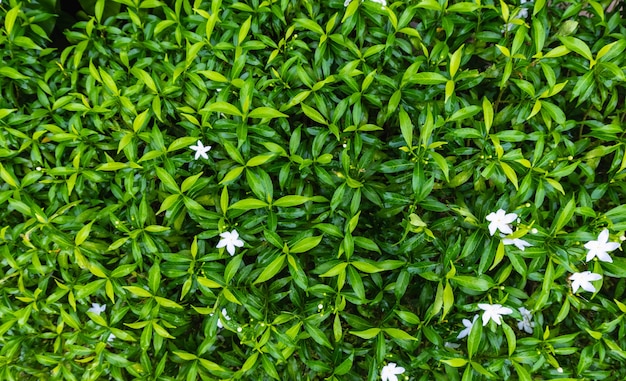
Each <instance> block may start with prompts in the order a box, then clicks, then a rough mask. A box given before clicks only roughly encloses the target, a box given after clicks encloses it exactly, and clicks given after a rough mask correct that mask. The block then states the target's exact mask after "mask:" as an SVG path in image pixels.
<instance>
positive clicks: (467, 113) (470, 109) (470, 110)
mask: <svg viewBox="0 0 626 381" xmlns="http://www.w3.org/2000/svg"><path fill="white" fill-rule="evenodd" d="M481 110H482V109H481V108H480V107H479V106H467V107H463V108H462V109H460V110H457V111H456V112H455V113H454V114H452V116H451V117H450V118H449V119H448V121H449V122H456V121H458V120H463V119H467V118H471V117H472V116H474V115H476V114H478V113H479V112H480V111H481Z"/></svg>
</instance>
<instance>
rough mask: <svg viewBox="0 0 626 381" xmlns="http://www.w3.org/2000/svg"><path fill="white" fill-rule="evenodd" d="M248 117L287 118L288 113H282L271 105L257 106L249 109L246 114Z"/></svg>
mask: <svg viewBox="0 0 626 381" xmlns="http://www.w3.org/2000/svg"><path fill="white" fill-rule="evenodd" d="M248 117H249V118H263V119H265V118H269V119H272V118H288V117H289V115H287V114H283V113H282V112H280V111H278V110H275V109H273V108H271V107H257V108H255V109H254V110H252V111H250V113H249V114H248Z"/></svg>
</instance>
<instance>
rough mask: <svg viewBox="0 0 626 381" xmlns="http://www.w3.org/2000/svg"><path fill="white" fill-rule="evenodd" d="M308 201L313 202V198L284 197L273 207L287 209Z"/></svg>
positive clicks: (275, 202)
mask: <svg viewBox="0 0 626 381" xmlns="http://www.w3.org/2000/svg"><path fill="white" fill-rule="evenodd" d="M307 201H311V198H310V197H306V196H299V195H291V196H283V197H281V198H279V199H278V200H276V201H274V203H273V204H272V205H274V206H277V207H281V208H286V207H292V206H297V205H302V204H304V203H305V202H307Z"/></svg>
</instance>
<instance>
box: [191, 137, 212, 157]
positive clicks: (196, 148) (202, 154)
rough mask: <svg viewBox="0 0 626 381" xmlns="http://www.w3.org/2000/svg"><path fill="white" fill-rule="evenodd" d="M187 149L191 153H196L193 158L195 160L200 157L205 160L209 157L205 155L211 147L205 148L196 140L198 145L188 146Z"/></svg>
mask: <svg viewBox="0 0 626 381" xmlns="http://www.w3.org/2000/svg"><path fill="white" fill-rule="evenodd" d="M189 148H190V149H191V150H192V151H195V152H196V156H195V157H194V159H195V160H198V159H199V158H200V157H203V158H205V159H208V158H209V155H207V154H206V153H207V152H209V151H210V150H211V146H205V145H204V144H202V142H201V141H200V140H198V145H195V146H189Z"/></svg>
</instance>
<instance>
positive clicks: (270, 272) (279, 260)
mask: <svg viewBox="0 0 626 381" xmlns="http://www.w3.org/2000/svg"><path fill="white" fill-rule="evenodd" d="M286 257H287V254H281V255H279V256H278V257H276V258H274V260H273V261H272V262H271V263H270V264H269V265H267V267H265V269H263V272H261V274H260V275H259V277H258V278H257V279H256V280H255V281H254V283H253V284H258V283H263V282H265V281H268V280H270V279H272V278H273V277H274V276H275V275H276V274H278V273H279V272H280V270H282V268H283V265H284V264H285V258H286Z"/></svg>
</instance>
